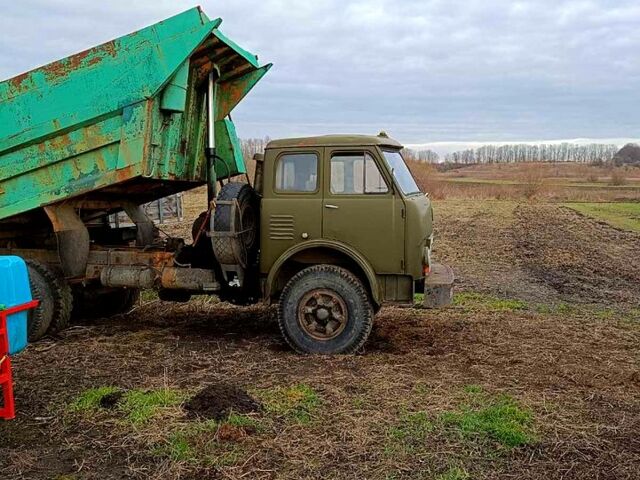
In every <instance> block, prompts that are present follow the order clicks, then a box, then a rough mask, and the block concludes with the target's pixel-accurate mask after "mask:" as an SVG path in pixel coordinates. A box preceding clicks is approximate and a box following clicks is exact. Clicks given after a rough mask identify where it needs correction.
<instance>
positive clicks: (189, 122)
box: [0, 8, 270, 237]
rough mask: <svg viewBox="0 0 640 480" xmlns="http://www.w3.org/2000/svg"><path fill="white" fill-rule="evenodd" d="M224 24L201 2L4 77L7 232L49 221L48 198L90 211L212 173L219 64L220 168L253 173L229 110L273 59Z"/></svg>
mask: <svg viewBox="0 0 640 480" xmlns="http://www.w3.org/2000/svg"><path fill="white" fill-rule="evenodd" d="M221 22H222V21H221V20H220V19H217V20H209V18H207V16H206V15H205V14H204V13H203V12H202V11H201V10H200V9H199V8H194V9H191V10H188V11H186V12H184V13H182V14H180V15H177V16H174V17H172V18H169V19H167V20H165V21H162V22H160V23H157V24H155V25H152V26H150V27H147V28H144V29H142V30H139V31H137V32H134V33H132V34H130V35H126V36H123V37H121V38H118V39H116V40H113V41H110V42H107V43H105V44H103V45H100V46H97V47H94V48H91V49H89V50H86V51H84V52H81V53H78V54H76V55H72V56H70V57H68V58H65V59H62V60H59V61H57V62H54V63H51V64H49V65H45V66H43V67H40V68H37V69H35V70H32V71H30V72H27V73H24V74H22V75H18V76H17V77H14V78H12V79H9V80H6V81H4V82H2V83H0V192H2V195H0V222H3V221H4V223H5V227H6V228H4V229H3V236H4V237H6V236H7V235H8V234H9V229H8V225H6V224H7V223H11V224H18V225H20V224H22V225H23V224H24V223H25V222H28V221H30V220H33V219H36V220H37V221H40V220H42V217H41V215H39V214H38V213H39V212H38V211H37V210H38V209H39V207H43V206H48V205H52V204H59V203H60V202H65V203H66V204H69V202H71V203H72V204H73V205H74V206H75V207H76V208H82V209H83V212H85V213H84V214H85V215H86V212H87V211H90V210H93V211H100V210H109V209H115V210H117V209H121V208H122V207H123V202H124V201H125V200H126V201H127V202H131V203H133V204H136V205H140V204H142V203H144V202H148V201H151V200H155V199H157V198H160V197H163V196H166V195H169V194H172V193H175V192H178V191H183V190H186V189H189V188H192V187H194V186H197V185H201V184H204V183H205V182H207V179H208V174H207V170H208V169H207V158H206V154H205V153H206V152H205V149H206V138H207V103H206V95H207V90H208V76H209V74H210V72H214V78H215V88H214V92H213V93H214V96H215V101H214V102H213V105H212V106H213V110H214V118H215V124H214V132H215V146H216V154H217V158H216V161H215V172H216V174H217V176H218V179H221V178H226V177H229V176H232V175H235V174H237V173H242V172H244V169H245V166H244V162H243V160H242V156H241V153H240V148H239V145H238V139H237V137H236V133H235V129H234V126H233V123H232V122H231V120H230V119H229V113H230V112H231V111H232V109H233V108H234V107H235V106H236V105H237V104H238V102H239V101H240V100H241V99H242V98H243V97H244V96H245V95H246V94H247V93H248V92H249V90H251V88H252V87H253V86H254V85H255V84H256V83H257V82H258V81H259V80H260V78H262V76H263V75H264V74H265V73H266V72H267V70H268V69H269V68H270V65H265V66H263V67H260V66H259V64H258V60H257V57H255V56H254V55H252V54H250V53H249V52H247V51H245V50H243V49H242V48H240V47H239V46H238V45H236V44H235V43H234V42H233V41H231V40H230V39H228V38H227V37H226V36H224V35H223V34H222V32H220V30H219V29H218V27H219V26H220V24H221ZM209 176H211V175H209ZM209 180H210V181H212V183H215V179H212V178H209ZM7 219H8V222H7ZM44 220H46V218H45V219H44ZM18 230H20V229H18Z"/></svg>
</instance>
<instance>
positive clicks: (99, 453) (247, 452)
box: [0, 200, 640, 480]
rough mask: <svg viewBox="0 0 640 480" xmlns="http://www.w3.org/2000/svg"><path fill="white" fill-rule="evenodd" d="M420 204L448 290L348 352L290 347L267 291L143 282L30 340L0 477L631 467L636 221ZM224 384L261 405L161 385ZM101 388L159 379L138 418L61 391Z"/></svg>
mask: <svg viewBox="0 0 640 480" xmlns="http://www.w3.org/2000/svg"><path fill="white" fill-rule="evenodd" d="M194 205H197V202H194ZM435 208H436V217H437V218H436V221H437V227H438V232H437V234H438V239H437V241H436V249H437V252H436V254H437V257H438V258H439V259H441V260H443V261H445V262H446V263H449V264H451V265H452V266H453V268H454V269H455V271H456V275H457V278H458V283H457V289H458V292H460V293H459V294H458V295H457V296H456V301H455V304H454V306H453V307H451V308H449V309H446V310H443V311H422V310H417V309H397V308H384V309H382V311H381V312H380V314H379V315H378V316H377V318H376V324H375V328H374V332H373V334H372V336H371V338H370V340H369V342H368V343H367V344H366V347H365V350H364V352H363V354H361V355H355V356H339V357H305V356H300V355H296V354H295V353H292V352H291V351H290V350H289V349H288V348H287V347H286V345H285V343H284V342H283V341H282V339H281V337H280V334H279V331H278V327H277V325H276V324H275V322H274V318H273V310H272V309H269V308H264V307H260V306H256V307H252V308H244V309H241V308H236V307H231V306H229V305H226V304H219V303H217V302H215V301H214V300H212V299H206V298H204V297H202V298H198V299H196V300H195V301H193V302H191V303H189V304H169V303H164V302H161V301H159V300H158V299H157V298H156V297H155V296H148V295H145V296H144V301H143V302H142V303H141V304H140V305H139V306H138V307H137V308H136V309H135V310H134V311H133V312H131V313H129V314H127V315H125V316H120V317H114V318H112V319H109V320H101V321H98V322H97V323H92V324H85V325H82V326H76V327H73V328H71V329H69V330H66V331H64V332H62V333H61V334H60V335H59V336H57V337H56V338H51V339H48V340H46V341H44V342H41V343H38V344H34V345H31V346H30V347H29V348H28V349H27V351H26V352H25V353H23V354H22V355H20V356H18V357H17V358H16V361H15V371H16V385H17V398H18V410H19V417H18V419H17V420H16V421H14V422H7V423H2V424H0V438H2V440H3V441H2V442H1V443H0V477H2V478H7V479H18V478H35V479H39V478H42V479H45V478H46V479H49V478H56V476H62V475H67V476H70V478H76V479H80V478H82V479H105V478H107V479H109V478H114V479H116V478H117V479H119V478H139V479H148V478H158V479H183V478H232V479H235V478H258V479H260V478H265V479H266V478H269V479H271V478H273V479H289V478H291V479H298V478H307V479H313V478H318V479H320V478H323V479H324V478H331V479H351V478H363V479H391V478H396V479H416V480H417V479H424V478H438V479H449V480H461V479H466V478H474V479H497V478H507V477H513V478H519V479H539V478H549V479H556V478H557V479H559V478H565V479H576V480H577V479H580V480H584V479H592V478H593V479H595V478H598V479H603V478H634V476H635V475H636V474H637V467H638V465H639V464H640V443H639V440H638V436H637V432H638V428H640V377H639V376H638V365H639V364H640V347H639V345H640V309H639V308H640V304H639V302H638V298H640V290H639V289H640V287H639V285H640V265H639V264H638V261H639V260H638V259H637V258H636V257H637V255H635V256H634V254H633V253H634V252H636V253H637V245H638V240H639V239H638V236H637V235H636V234H632V233H624V232H620V231H618V230H614V229H611V228H609V227H607V226H606V225H602V224H599V223H597V222H594V221H592V220H590V219H589V218H587V217H582V216H580V215H578V214H576V213H574V212H572V211H570V210H568V209H565V208H563V207H559V206H555V205H547V204H543V203H541V202H535V203H530V202H525V203H522V204H518V203H517V202H513V201H502V202H495V201H491V202H476V201H473V200H455V201H451V200H449V201H443V202H438V203H436V207H435ZM197 211H198V210H197V209H194V210H193V212H194V213H196V212H197ZM185 228H187V229H188V228H189V226H188V225H187V226H186V227H185ZM479 253H481V254H479ZM228 382H233V383H234V384H235V385H238V386H240V387H241V388H243V389H244V390H246V391H247V392H249V394H250V395H252V396H253V397H254V398H256V399H259V400H261V402H262V403H263V405H264V408H263V409H262V410H260V411H257V412H255V413H251V414H247V415H240V416H236V417H234V416H232V415H233V414H230V415H229V416H227V417H225V418H223V419H221V420H219V421H218V420H216V421H211V420H207V419H202V418H194V417H192V416H191V415H190V414H189V412H187V411H186V410H185V408H184V406H183V405H182V404H181V402H179V401H178V399H185V400H188V399H189V398H191V397H192V396H193V395H194V394H196V393H197V392H198V391H200V390H202V389H203V388H204V387H206V386H210V385H216V384H220V383H228ZM107 386H112V388H109V389H107V390H108V392H111V393H112V392H113V391H115V390H114V389H118V390H120V391H124V392H128V391H136V392H146V393H147V395H145V399H148V398H149V395H148V394H149V393H150V392H157V391H171V392H175V393H176V395H175V396H173V397H171V399H169V400H170V401H167V402H164V401H163V402H160V403H161V404H162V405H160V406H158V407H157V409H156V410H154V412H153V414H151V415H147V413H148V411H147V410H145V412H146V413H145V415H144V417H145V421H143V422H133V421H131V420H130V419H129V418H128V417H129V414H128V412H129V411H130V409H128V407H125V404H124V403H117V402H116V406H115V407H114V408H108V407H102V406H101V407H99V408H97V409H95V408H93V407H91V413H90V414H89V415H87V414H86V413H84V412H82V411H78V410H76V411H74V409H72V408H71V409H70V408H69V405H74V404H76V402H78V400H79V399H83V400H86V403H88V404H90V405H94V406H95V405H96V404H100V401H99V400H96V398H97V397H98V396H100V395H101V394H102V393H105V391H107V390H105V391H101V390H100V388H101V387H107ZM96 389H98V390H96ZM96 392H98V393H96ZM100 392H102V393H100ZM153 400H154V401H153V402H151V403H153V405H154V406H157V402H156V401H155V400H156V398H155V397H154V398H153ZM174 400H175V401H174ZM142 404H143V405H148V404H149V402H146V401H145V402H142ZM154 408H155V407H154Z"/></svg>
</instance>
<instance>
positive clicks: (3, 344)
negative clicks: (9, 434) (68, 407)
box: [0, 300, 38, 420]
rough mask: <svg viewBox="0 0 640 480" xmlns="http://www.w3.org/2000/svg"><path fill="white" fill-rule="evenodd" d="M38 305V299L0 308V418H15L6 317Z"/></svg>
mask: <svg viewBox="0 0 640 480" xmlns="http://www.w3.org/2000/svg"><path fill="white" fill-rule="evenodd" d="M37 306H38V300H31V301H30V302H27V303H23V304H22V305H16V306H15V307H11V308H7V309H6V310H0V391H2V398H3V399H4V400H3V401H4V405H3V407H2V408H0V418H2V419H4V420H12V419H14V418H16V406H15V401H14V399H13V376H12V375H11V357H10V356H9V335H8V331H7V317H8V316H9V315H13V314H14V313H18V312H24V311H25V310H31V309H32V308H35V307H37Z"/></svg>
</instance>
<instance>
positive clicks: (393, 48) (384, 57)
mask: <svg viewBox="0 0 640 480" xmlns="http://www.w3.org/2000/svg"><path fill="white" fill-rule="evenodd" d="M190 6H192V4H190V3H187V2H177V1H170V0H156V1H151V0H139V1H136V2H133V1H130V0H129V1H123V0H112V1H110V2H87V1H85V0H83V1H80V0H59V1H56V2H50V1H45V0H26V1H21V2H11V3H10V5H6V6H4V11H3V17H2V18H1V19H0V29H1V31H2V32H3V35H2V39H1V41H0V42H1V43H0V76H2V77H8V76H12V75H15V74H17V73H20V72H21V71H24V70H27V69H29V68H32V67H34V66H36V65H39V64H42V63H46V62H48V61H51V60H55V59H57V58H59V57H62V56H65V55H68V54H71V53H73V52H75V51H78V50H81V49H84V48H87V47H89V46H91V45H94V44H96V43H100V42H103V41H106V40H109V39H110V38H113V37H117V36H119V35H122V34H124V33H128V32H129V31H132V30H135V29H137V28H140V27H143V26H145V25H147V24H150V23H153V22H155V21H158V20H160V19H162V18H165V17H167V16H170V15H172V14H175V13H178V12H179V11H182V10H184V9H186V8H189V7H190ZM202 6H203V9H204V10H205V11H206V12H207V14H208V15H209V16H211V17H217V16H220V17H222V18H223V20H224V23H223V26H222V28H223V30H224V31H225V32H226V33H227V34H228V35H229V36H231V37H232V38H233V39H234V40H236V41H238V43H240V44H241V45H243V46H244V47H246V48H248V49H249V50H251V51H253V52H255V53H258V54H259V56H260V58H261V60H263V61H265V62H267V61H268V62H273V63H274V64H275V66H274V68H273V69H272V71H271V72H270V73H269V74H268V75H267V77H265V79H264V80H263V82H261V85H259V86H258V87H257V88H256V90H255V91H254V92H253V93H252V94H251V95H250V96H249V97H248V98H247V99H246V100H245V101H244V102H243V103H242V104H241V105H240V106H239V107H238V109H237V111H236V112H234V119H235V120H236V123H237V124H238V130H239V132H240V134H241V135H243V136H262V135H270V136H273V137H276V136H289V135H306V134H313V133H328V132H335V131H355V132H363V133H364V132H369V133H373V132H375V131H376V130H379V129H385V130H387V131H389V132H391V133H393V134H394V135H395V136H397V137H398V138H399V139H400V140H401V141H404V142H407V143H418V142H428V141H437V140H467V139H468V140H485V139H489V140H512V139H522V140H526V139H540V138H565V137H578V136H581V137H586V136H589V137H627V136H637V135H638V127H639V126H640V113H639V112H640V109H638V108H637V107H636V105H638V103H639V102H638V100H640V98H639V97H640V88H638V87H640V64H639V62H638V61H637V59H636V57H637V52H638V50H639V47H640V28H639V27H640V6H639V5H638V4H637V2H635V1H605V0H598V1H596V0H592V1H558V0H555V1H550V0H539V1H533V0H531V1H507V0H495V1H491V2H489V1H486V0H485V1H482V0H467V1H446V0H427V1H424V0H395V1H392V0H367V1H339V0H317V1H314V2H299V1H285V0H263V1H256V0H248V1H227V2H221V1H203V5H202Z"/></svg>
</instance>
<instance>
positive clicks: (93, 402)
mask: <svg viewBox="0 0 640 480" xmlns="http://www.w3.org/2000/svg"><path fill="white" fill-rule="evenodd" d="M120 391H121V390H120V389H119V388H118V387H113V386H105V387H97V388H90V389H89V390H86V391H84V392H82V393H81V394H80V395H79V396H78V398H76V399H75V400H74V401H73V402H72V403H71V406H70V408H71V410H72V411H74V412H91V411H94V410H98V409H99V408H101V406H102V405H101V404H102V402H103V400H104V399H105V397H107V396H109V395H113V394H116V393H118V392H120Z"/></svg>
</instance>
